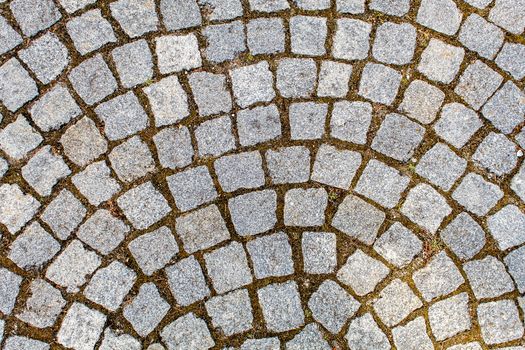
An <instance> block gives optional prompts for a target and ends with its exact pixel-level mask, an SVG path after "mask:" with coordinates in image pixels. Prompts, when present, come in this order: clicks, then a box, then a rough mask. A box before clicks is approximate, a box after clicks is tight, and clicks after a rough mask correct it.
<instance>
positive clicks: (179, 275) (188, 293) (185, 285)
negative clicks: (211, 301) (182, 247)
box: [165, 256, 210, 306]
mask: <svg viewBox="0 0 525 350" xmlns="http://www.w3.org/2000/svg"><path fill="white" fill-rule="evenodd" d="M165 271H166V276H167V278H168V283H169V286H170V290H171V293H172V294H173V297H174V298H175V300H176V301H177V303H178V304H180V305H182V306H188V305H191V304H193V303H195V302H196V301H199V300H202V299H204V298H205V297H207V296H209V295H210V289H209V288H208V286H207V284H206V281H205V280H204V274H203V272H202V268H201V266H200V265H199V263H198V262H197V260H196V259H195V257H194V256H190V257H188V258H185V259H182V260H179V261H178V262H176V263H175V264H173V265H171V266H168V267H167V268H166V269H165Z"/></svg>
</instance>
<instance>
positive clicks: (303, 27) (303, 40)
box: [290, 16, 327, 56]
mask: <svg viewBox="0 0 525 350" xmlns="http://www.w3.org/2000/svg"><path fill="white" fill-rule="evenodd" d="M326 34H327V26H326V18H324V17H313V16H294V17H292V18H290V37H291V39H290V40H291V48H292V52H293V53H295V54H298V55H307V56H322V55H324V54H325V53H326V48H325V43H326Z"/></svg>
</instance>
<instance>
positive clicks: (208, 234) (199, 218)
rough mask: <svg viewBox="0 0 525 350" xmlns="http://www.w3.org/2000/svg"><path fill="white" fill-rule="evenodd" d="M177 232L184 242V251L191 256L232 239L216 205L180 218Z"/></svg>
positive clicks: (177, 221) (177, 223)
mask: <svg viewBox="0 0 525 350" xmlns="http://www.w3.org/2000/svg"><path fill="white" fill-rule="evenodd" d="M175 231H176V232H177V234H178V235H179V237H180V238H181V240H182V244H183V245H184V250H186V252H188V253H190V254H192V253H194V252H196V251H198V250H202V249H207V248H210V247H213V246H214V245H216V244H219V243H220V242H223V241H225V240H227V239H229V238H230V233H229V232H228V229H227V228H226V223H225V222H224V219H223V218H222V215H221V213H220V212H219V209H218V208H217V206H216V205H210V206H207V207H204V208H202V209H198V210H196V211H194V212H191V213H188V214H185V215H183V216H180V217H178V218H177V220H176V229H175Z"/></svg>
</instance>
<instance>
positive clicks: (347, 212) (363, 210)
mask: <svg viewBox="0 0 525 350" xmlns="http://www.w3.org/2000/svg"><path fill="white" fill-rule="evenodd" d="M384 220H385V213H383V212H382V211H381V210H379V209H377V208H376V207H374V206H372V205H371V204H369V203H367V202H365V201H364V200H362V199H361V198H359V197H356V196H353V195H348V196H346V198H345V199H344V200H343V202H342V203H341V204H340V205H339V208H337V212H336V213H335V215H334V217H333V219H332V226H333V227H335V228H336V229H338V230H340V231H342V232H344V233H345V234H347V235H348V236H350V237H353V238H356V239H357V240H359V241H361V242H363V243H365V244H367V245H371V244H372V243H374V240H375V239H376V236H377V232H378V231H379V227H380V226H381V225H382V224H383V221H384Z"/></svg>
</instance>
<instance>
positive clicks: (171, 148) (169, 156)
mask: <svg viewBox="0 0 525 350" xmlns="http://www.w3.org/2000/svg"><path fill="white" fill-rule="evenodd" d="M153 142H154V143H155V147H156V148H157V155H158V157H159V162H160V165H161V166H162V167H164V168H170V169H177V168H183V167H185V166H186V165H189V164H191V162H192V161H193V153H194V152H193V146H192V145H191V136H190V132H189V131H188V128H187V127H181V128H166V129H163V130H161V131H159V132H158V133H157V134H156V135H155V136H153Z"/></svg>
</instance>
